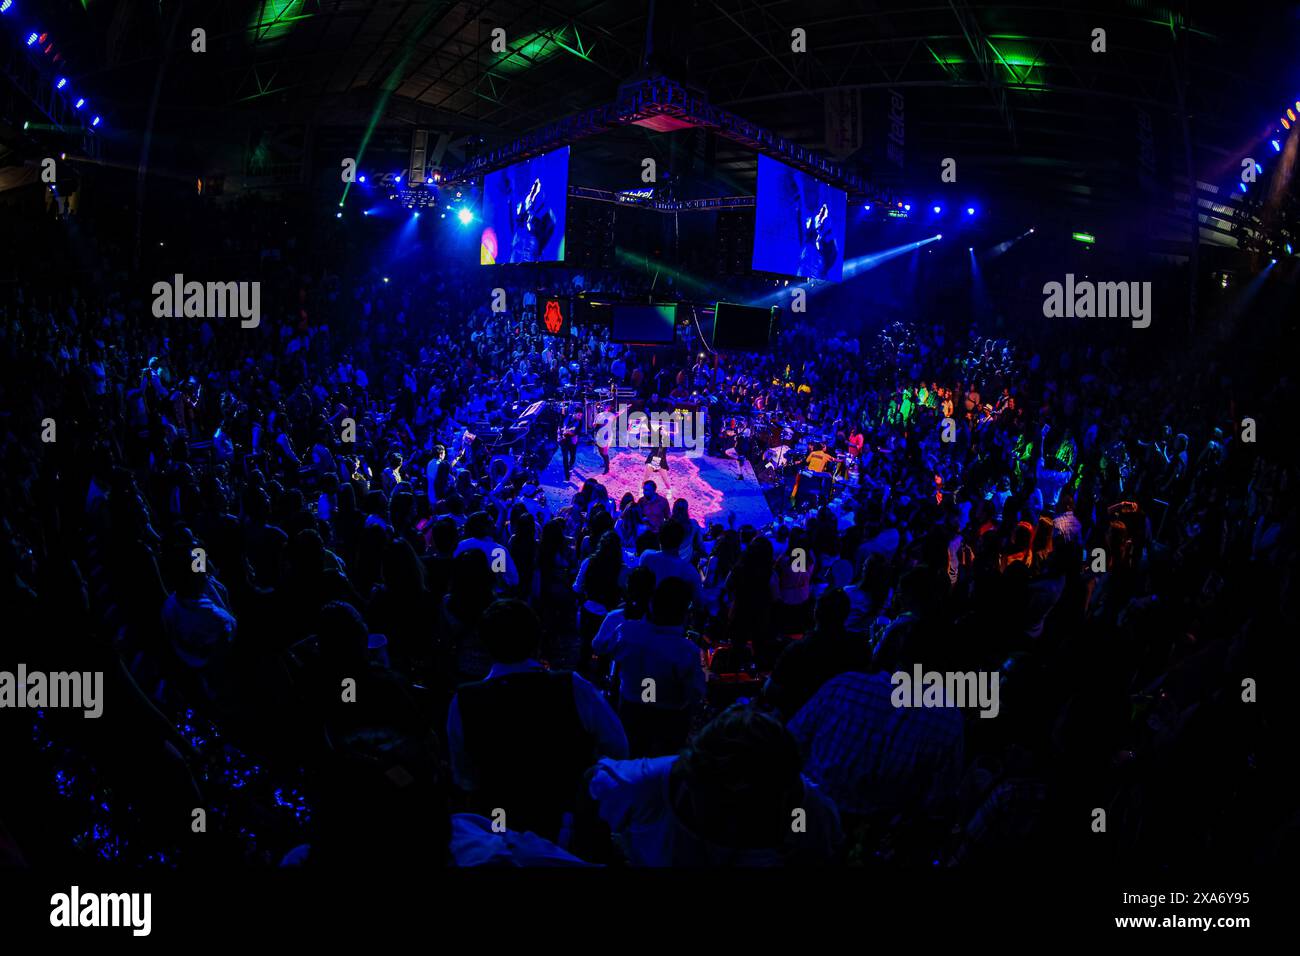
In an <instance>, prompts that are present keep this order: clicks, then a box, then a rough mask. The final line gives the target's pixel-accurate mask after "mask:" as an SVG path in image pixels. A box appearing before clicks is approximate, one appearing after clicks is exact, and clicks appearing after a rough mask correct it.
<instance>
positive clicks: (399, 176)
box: [396, 173, 402, 183]
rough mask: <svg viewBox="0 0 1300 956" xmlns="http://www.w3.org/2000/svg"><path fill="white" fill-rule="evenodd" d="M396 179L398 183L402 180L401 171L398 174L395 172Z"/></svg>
mask: <svg viewBox="0 0 1300 956" xmlns="http://www.w3.org/2000/svg"><path fill="white" fill-rule="evenodd" d="M396 181H397V182H399V183H400V182H401V181H402V174H401V173H398V174H397V179H396Z"/></svg>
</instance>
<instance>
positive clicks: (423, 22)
mask: <svg viewBox="0 0 1300 956" xmlns="http://www.w3.org/2000/svg"><path fill="white" fill-rule="evenodd" d="M437 13H438V10H437V8H436V7H435V6H434V5H433V4H430V5H429V6H428V7H427V8H426V9H425V11H424V15H423V16H422V17H420V21H419V22H418V23H417V24H416V25H415V29H414V30H412V31H411V32H410V33H409V34H407V36H406V42H405V43H404V44H403V45H402V53H401V56H399V57H398V58H397V62H396V63H395V64H394V65H393V68H392V70H390V71H389V73H388V76H387V77H385V79H384V82H383V84H382V85H381V87H380V91H379V99H378V100H376V101H375V108H374V111H373V112H372V113H371V114H370V123H369V124H368V125H367V126H366V131H365V132H364V133H362V134H361V144H360V145H359V146H358V147H357V156H356V160H357V169H360V168H361V161H362V160H363V159H364V158H365V155H366V148H367V147H368V146H369V145H370V140H371V138H372V137H373V136H374V135H375V130H376V129H377V128H378V127H379V120H380V118H381V117H382V116H383V115H384V110H385V108H387V106H388V100H389V99H390V98H391V97H392V95H393V92H394V91H395V90H396V89H397V88H398V87H399V86H400V85H401V83H402V75H403V73H404V72H405V71H406V67H407V65H408V64H409V63H410V62H411V57H412V56H414V55H415V48H416V46H417V45H418V44H419V42H420V40H421V39H423V37H424V35H425V34H426V33H428V32H429V27H430V26H432V25H433V21H434V19H435V17H436V15H437ZM351 189H352V184H351V183H344V184H343V197H342V198H341V199H339V205H340V206H342V205H343V204H344V203H346V202H347V201H348V192H349V191H350V190H351Z"/></svg>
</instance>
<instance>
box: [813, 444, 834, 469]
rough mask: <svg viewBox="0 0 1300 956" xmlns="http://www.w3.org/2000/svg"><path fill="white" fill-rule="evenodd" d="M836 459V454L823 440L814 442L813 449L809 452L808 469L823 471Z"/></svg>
mask: <svg viewBox="0 0 1300 956" xmlns="http://www.w3.org/2000/svg"><path fill="white" fill-rule="evenodd" d="M834 460H835V456H834V455H832V454H831V453H830V452H828V451H827V450H826V446H825V445H824V444H823V443H821V442H813V446H812V451H810V452H808V462H807V464H808V470H809V471H815V472H818V473H821V472H823V471H825V470H826V466H827V465H829V464H830V463H831V462H833V461H834Z"/></svg>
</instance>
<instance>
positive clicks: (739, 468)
mask: <svg viewBox="0 0 1300 956" xmlns="http://www.w3.org/2000/svg"><path fill="white" fill-rule="evenodd" d="M753 454H754V430H753V429H752V428H750V426H749V425H748V424H746V425H745V427H744V428H742V429H740V431H739V432H737V433H736V477H737V478H738V479H739V480H741V481H744V480H745V464H746V462H748V463H749V471H750V473H751V474H752V475H753V476H754V480H755V481H757V480H758V473H757V472H755V471H754V463H753V462H752V461H750V456H751V455H753Z"/></svg>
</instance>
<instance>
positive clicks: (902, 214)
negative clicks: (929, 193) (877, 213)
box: [862, 202, 975, 219]
mask: <svg viewBox="0 0 1300 956" xmlns="http://www.w3.org/2000/svg"><path fill="white" fill-rule="evenodd" d="M874 208H875V206H874V205H872V204H871V203H863V205H862V211H863V212H871V210H872V209H874ZM884 208H885V209H887V210H888V213H889V214H890V215H893V216H895V217H897V218H900V219H906V218H908V216H909V215H911V212H912V204H911V203H910V202H898V203H895V204H894V205H893V207H892V208H891V207H890V206H889V204H888V203H886V204H885V207H884ZM943 208H944V207H943V204H942V203H935V204H934V205H933V206H931V207H930V211H931V212H932V213H934V214H935V215H936V216H942V215H943ZM965 213H966V216H967V217H968V218H972V219H973V218H974V217H975V207H974V206H967V207H966V209H965Z"/></svg>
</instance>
